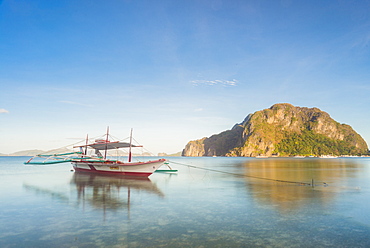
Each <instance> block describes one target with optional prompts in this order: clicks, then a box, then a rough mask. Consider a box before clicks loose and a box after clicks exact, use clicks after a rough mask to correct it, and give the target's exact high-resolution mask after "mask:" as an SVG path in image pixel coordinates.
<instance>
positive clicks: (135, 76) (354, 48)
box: [0, 0, 370, 154]
mask: <svg viewBox="0 0 370 248" xmlns="http://www.w3.org/2000/svg"><path fill="white" fill-rule="evenodd" d="M369 41H370V1H349V0H348V1H345V0H340V1H335V0H324V1H323V0H317V1H314V0H313V1H290V0H282V1H247V0H242V1H232V0H231V1H222V0H214V1H207V0H203V1H202V0H198V1H192V0H186V1H185V0H184V1H173V0H171V1H133V0H132V1H129V0H107V1H94V0H75V1H67V0H60V1H48V0H33V1H29V0H3V1H0V87H1V88H0V122H1V129H0V140H1V142H0V153H11V152H15V151H19V150H27V149H42V150H49V149H53V148H58V147H62V146H65V145H68V144H71V143H73V142H74V140H73V139H78V138H81V139H82V138H83V137H85V136H86V134H89V135H91V136H97V135H100V134H104V133H105V130H106V128H107V126H109V127H110V130H111V133H112V134H113V135H114V136H117V137H120V138H125V137H127V136H128V135H129V132H130V128H134V136H135V138H136V140H138V141H139V142H140V143H142V144H143V145H144V146H145V147H146V148H147V149H148V150H149V151H151V152H153V153H155V154H156V153H158V152H166V153H175V152H178V151H181V150H182V149H183V148H184V147H185V145H186V143H187V142H188V141H190V140H194V139H199V138H202V137H206V136H207V137H208V136H210V135H212V134H216V133H219V132H221V131H224V130H227V129H230V128H232V126H233V125H234V124H235V123H239V122H241V121H242V120H243V119H244V118H245V117H246V116H247V115H248V114H249V113H253V112H255V111H258V110H261V109H265V108H268V107H270V106H271V105H273V104H275V103H282V102H287V103H291V104H293V105H295V106H301V107H318V108H320V109H321V110H323V111H326V112H328V113H329V114H330V115H331V116H332V117H333V118H334V119H335V120H337V121H338V122H340V123H346V124H350V125H351V126H352V127H353V128H354V129H355V130H356V131H357V132H358V133H360V134H361V135H362V137H364V138H365V140H366V141H367V143H368V144H370V143H369V142H370V128H369V126H368V124H369V123H370V114H369V112H368V106H369V105H370V98H369V96H368V95H369V92H370V82H369V80H370V47H369V45H370V42H369Z"/></svg>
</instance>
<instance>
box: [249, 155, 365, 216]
mask: <svg viewBox="0 0 370 248" xmlns="http://www.w3.org/2000/svg"><path fill="white" fill-rule="evenodd" d="M243 167H244V175H245V180H246V185H247V188H248V189H249V191H250V192H251V193H252V194H253V196H254V199H256V200H258V201H260V202H262V203H264V204H268V205H269V206H275V207H277V209H278V210H279V211H281V212H289V211H292V210H299V209H300V208H303V207H306V206H307V205H310V204H313V203H314V204H318V203H319V204H322V205H323V206H325V205H327V204H328V203H330V202H332V200H333V198H334V197H335V195H336V193H337V192H340V191H343V190H358V187H356V185H349V184H348V182H349V181H352V182H353V181H354V180H353V179H354V178H356V177H357V176H358V175H359V174H358V171H359V170H357V169H358V168H359V167H361V164H360V163H358V162H357V161H356V160H351V159H311V158H305V159H293V158H292V159H281V158H278V159H273V158H269V159H253V160H247V161H245V162H244V164H243ZM312 182H313V185H312Z"/></svg>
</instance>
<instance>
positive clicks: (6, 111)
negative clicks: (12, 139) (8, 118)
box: [0, 109, 9, 114]
mask: <svg viewBox="0 0 370 248" xmlns="http://www.w3.org/2000/svg"><path fill="white" fill-rule="evenodd" d="M8 113H9V111H8V110H6V109H0V114H8Z"/></svg>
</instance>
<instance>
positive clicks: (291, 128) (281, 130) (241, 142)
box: [182, 103, 368, 157]
mask: <svg viewBox="0 0 370 248" xmlns="http://www.w3.org/2000/svg"><path fill="white" fill-rule="evenodd" d="M367 152H368V147H367V144H366V142H365V141H364V140H363V139H362V137H361V136H360V135H359V134H357V133H356V132H355V131H354V130H353V129H352V127H350V126H349V125H346V124H340V123H338V122H336V121H335V120H333V119H332V118H331V117H330V115H329V114H328V113H326V112H324V111H321V110H320V109H318V108H306V107H295V106H293V105H291V104H287V103H280V104H275V105H273V106H272V107H271V108H269V109H264V110H261V111H257V112H255V113H253V114H249V115H248V116H247V117H246V118H245V120H244V121H243V122H242V123H240V124H236V125H235V126H234V127H233V128H232V129H231V130H227V131H224V132H222V133H220V134H216V135H213V136H211V137H209V138H202V139H200V140H195V141H190V142H189V143H188V144H187V145H186V147H185V149H184V150H183V152H182V155H183V156H245V157H253V156H258V155H265V156H272V155H276V156H293V155H306V156H308V155H316V156H318V155H326V154H331V155H358V154H364V153H367Z"/></svg>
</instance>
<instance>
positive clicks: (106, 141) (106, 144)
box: [104, 126, 109, 159]
mask: <svg viewBox="0 0 370 248" xmlns="http://www.w3.org/2000/svg"><path fill="white" fill-rule="evenodd" d="M108 136H109V126H108V127H107V137H106V138H105V152H104V159H106V158H107V150H108Z"/></svg>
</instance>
